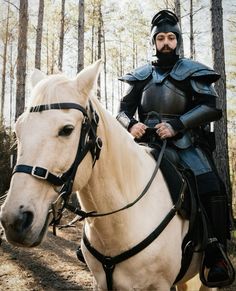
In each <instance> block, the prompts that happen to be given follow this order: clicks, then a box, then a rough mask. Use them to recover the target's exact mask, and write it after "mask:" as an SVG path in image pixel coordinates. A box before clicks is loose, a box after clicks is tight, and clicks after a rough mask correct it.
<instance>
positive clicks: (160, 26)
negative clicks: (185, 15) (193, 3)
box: [151, 10, 182, 55]
mask: <svg viewBox="0 0 236 291" xmlns="http://www.w3.org/2000/svg"><path fill="white" fill-rule="evenodd" d="M159 32H173V33H174V34H175V35H176V37H177V47H176V52H175V53H176V55H179V50H180V45H181V43H182V32H181V29H180V26H179V19H178V17H177V16H176V15H175V14H174V13H173V12H171V11H169V10H161V11H159V12H158V13H157V14H156V15H154V17H153V19H152V22H151V39H152V44H155V37H156V35H157V34H158V33H159Z"/></svg>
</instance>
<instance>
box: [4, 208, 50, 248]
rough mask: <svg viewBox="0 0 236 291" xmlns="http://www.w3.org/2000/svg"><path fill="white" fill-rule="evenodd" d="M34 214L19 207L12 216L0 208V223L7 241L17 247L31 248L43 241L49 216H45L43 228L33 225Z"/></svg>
mask: <svg viewBox="0 0 236 291" xmlns="http://www.w3.org/2000/svg"><path fill="white" fill-rule="evenodd" d="M34 217H35V215H34V213H33V212H32V211H29V210H24V208H23V206H20V208H19V211H18V212H17V213H14V214H9V212H7V211H5V210H4V206H3V207H2V210H1V214H0V221H1V223H2V226H3V228H4V231H5V235H6V238H7V240H8V241H9V242H10V243H12V244H14V245H17V246H24V247H33V246H37V245H39V244H40V243H41V241H42V240H43V238H44V236H45V234H46V232H47V228H48V225H49V221H50V214H48V215H47V217H46V220H45V223H44V224H43V226H41V227H40V226H37V227H36V226H35V225H34Z"/></svg>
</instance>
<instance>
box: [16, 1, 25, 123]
mask: <svg viewBox="0 0 236 291" xmlns="http://www.w3.org/2000/svg"><path fill="white" fill-rule="evenodd" d="M27 32H28V0H20V10H19V32H18V48H17V72H16V78H17V80H16V113H15V119H17V118H18V117H19V116H20V115H21V114H22V113H23V112H24V108H25V79H26V56H27Z"/></svg>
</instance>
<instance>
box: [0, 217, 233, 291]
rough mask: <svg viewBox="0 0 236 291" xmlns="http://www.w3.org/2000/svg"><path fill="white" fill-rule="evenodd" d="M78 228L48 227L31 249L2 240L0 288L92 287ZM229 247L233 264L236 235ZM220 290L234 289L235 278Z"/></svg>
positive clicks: (21, 290)
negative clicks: (79, 250) (80, 257)
mask: <svg viewBox="0 0 236 291" xmlns="http://www.w3.org/2000/svg"><path fill="white" fill-rule="evenodd" d="M72 218H73V217H71V215H68V216H67V217H65V219H66V220H67V222H69V221H70V220H71V219H72ZM64 222H65V221H64ZM81 228H82V224H81V223H79V222H78V223H77V225H76V227H70V228H64V229H60V230H57V236H54V235H53V234H52V231H51V230H49V232H48V235H47V238H46V239H45V241H44V242H43V243H42V244H41V245H40V246H38V247H36V248H32V249H25V248H18V247H14V246H12V245H10V244H9V243H7V242H6V241H5V240H3V242H2V244H1V246H0V290H1V291H3V290H4V291H5V290H10V291H29V290H30V291H53V290H87V291H89V290H92V284H93V279H92V276H91V274H90V272H89V270H88V268H87V267H86V265H85V264H83V263H81V262H80V261H79V260H78V259H77V257H76V254H75V251H76V249H77V247H78V245H79V243H80V238H81ZM230 249H231V259H232V261H233V264H234V267H236V238H234V239H233V242H232V243H231V246H230ZM192 288H193V287H192ZM221 290H222V291H233V290H236V282H234V284H233V285H232V286H231V287H230V288H225V289H221ZM191 291H197V290H194V289H191Z"/></svg>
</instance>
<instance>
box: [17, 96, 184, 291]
mask: <svg viewBox="0 0 236 291" xmlns="http://www.w3.org/2000/svg"><path fill="white" fill-rule="evenodd" d="M55 109H58V110H62V109H75V110H79V111H80V112H82V113H83V116H84V120H83V123H82V128H81V134H80V140H79V145H78V149H77V153H76V156H75V160H74V162H73V163H72V165H71V167H70V168H69V169H68V171H66V172H65V173H63V174H61V175H59V176H56V175H54V174H53V173H51V172H50V171H49V170H48V169H45V168H42V167H38V166H29V165H25V164H19V165H16V166H15V168H14V171H13V174H15V173H25V174H29V175H31V176H33V177H35V178H37V179H43V180H45V181H47V182H49V183H50V184H52V185H55V186H61V189H60V190H59V196H58V198H57V200H56V201H55V202H53V203H52V209H51V210H49V211H51V212H52V213H53V220H52V222H51V224H52V225H53V231H54V234H55V233H56V225H58V224H59V222H60V219H61V217H62V215H63V211H64V209H65V208H66V209H68V210H70V211H72V212H74V213H75V214H77V215H79V216H80V219H79V220H80V221H81V220H83V219H85V218H87V217H102V216H107V215H111V214H115V213H117V212H120V211H123V210H125V209H128V208H130V207H132V206H133V205H134V204H135V203H137V202H138V201H139V200H140V199H141V198H142V197H143V196H144V195H145V194H146V193H147V191H148V189H149V188H150V186H151V184H152V182H153V180H154V178H155V176H156V174H157V172H158V169H159V167H160V164H161V160H162V157H163V154H164V151H165V148H166V143H167V141H166V140H164V141H163V145H162V148H161V151H160V154H159V157H158V160H157V162H156V166H155V169H154V171H153V173H152V175H151V177H150V179H149V181H148V182H147V184H146V186H145V187H144V189H143V191H142V192H141V194H140V195H139V196H138V197H137V198H136V199H135V200H134V201H132V202H130V203H128V204H127V205H125V206H124V207H121V208H119V209H117V210H114V211H110V212H106V213H97V212H96V211H90V212H85V211H83V210H81V209H80V208H76V207H74V206H73V205H71V204H69V203H68V200H69V197H70V194H71V193H72V188H73V183H74V178H75V175H76V171H77V168H78V166H79V164H80V163H81V162H82V160H83V159H84V157H85V156H86V154H87V153H88V152H91V154H92V157H93V166H94V164H95V163H96V161H97V160H98V159H99V156H100V151H101V149H102V140H101V139H100V137H98V136H97V127H98V123H99V116H98V114H97V113H96V111H95V110H94V109H93V106H92V103H91V102H90V103H89V106H88V108H84V107H83V106H81V105H79V104H77V103H53V104H49V105H44V104H43V105H38V106H35V107H31V108H30V112H31V113H37V112H42V111H46V110H55ZM181 204H182V197H180V198H179V200H178V201H177V203H176V204H175V205H174V206H173V207H172V208H171V210H170V211H169V212H168V213H167V215H166V216H165V217H164V219H163V220H162V222H161V223H160V224H159V225H158V226H157V227H156V229H155V230H154V231H153V232H152V233H151V234H150V235H149V236H148V237H146V238H145V239H144V240H143V241H142V242H140V243H138V244H137V245H136V246H134V247H133V248H131V249H129V250H127V251H125V252H123V253H121V254H119V255H117V256H115V257H108V256H104V255H103V254H101V253H100V252H98V251H97V250H96V249H95V248H94V247H93V246H92V245H91V244H90V242H89V240H88V238H87V236H86V234H85V230H84V233H83V242H84V244H85V246H86V248H87V249H88V250H89V252H90V253H91V254H92V255H93V256H94V257H95V258H96V259H97V260H98V261H100V262H101V264H102V266H103V269H104V271H105V274H106V282H107V289H108V290H112V288H113V279H112V274H113V271H114V269H115V266H116V264H118V263H120V262H122V261H124V260H127V259H128V258H130V257H132V256H134V255H136V254H137V253H139V252H140V251H142V250H143V249H144V248H146V247H147V246H148V245H149V244H151V243H152V242H153V241H154V240H155V239H156V238H157V237H158V236H159V235H160V234H161V232H162V231H163V230H164V229H165V227H166V226H167V225H168V223H169V222H170V221H171V220H172V218H173V217H174V216H175V215H176V213H177V211H178V210H179V209H180V207H181Z"/></svg>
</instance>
